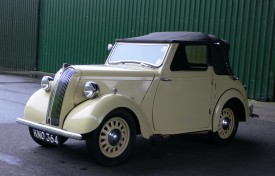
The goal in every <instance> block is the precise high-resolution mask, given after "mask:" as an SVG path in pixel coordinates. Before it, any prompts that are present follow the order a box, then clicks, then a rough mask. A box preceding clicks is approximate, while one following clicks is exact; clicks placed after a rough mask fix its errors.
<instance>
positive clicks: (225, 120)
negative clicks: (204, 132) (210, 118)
mask: <svg viewBox="0 0 275 176" xmlns="http://www.w3.org/2000/svg"><path fill="white" fill-rule="evenodd" d="M236 112H237V111H236V108H235V107H234V106H233V105H231V104H226V105H225V106H224V108H223V109H222V112H221V115H220V119H219V125H218V130H217V131H216V132H211V137H212V139H213V141H214V143H216V144H218V145H225V144H228V143H230V142H231V141H232V140H233V138H234V137H235V135H236V132H237V129H238V123H239V122H238V117H237V113H236Z"/></svg>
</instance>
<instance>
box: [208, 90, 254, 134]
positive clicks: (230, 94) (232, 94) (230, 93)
mask: <svg viewBox="0 0 275 176" xmlns="http://www.w3.org/2000/svg"><path fill="white" fill-rule="evenodd" d="M232 98H237V99H239V100H240V101H241V102H242V103H243V105H245V103H246V102H247V100H245V98H244V97H243V95H242V94H241V92H240V91H239V90H237V89H229V90H227V91H226V92H224V94H223V95H222V96H221V98H220V99H219V101H218V102H217V103H216V107H215V111H214V115H213V126H212V128H213V129H212V131H213V132H216V131H217V130H218V124H219V119H220V114H221V112H222V109H223V106H224V105H225V104H226V102H227V101H228V100H230V99H232ZM244 109H245V114H246V122H247V123H248V122H249V114H248V109H247V108H244Z"/></svg>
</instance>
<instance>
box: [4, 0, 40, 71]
mask: <svg viewBox="0 0 275 176" xmlns="http://www.w3.org/2000/svg"><path fill="white" fill-rule="evenodd" d="M37 7H38V0H0V67H2V68H12V69H24V70H36V57H35V56H36V39H37V38H36V37H37V36H36V27H37Z"/></svg>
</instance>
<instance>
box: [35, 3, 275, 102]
mask: <svg viewBox="0 0 275 176" xmlns="http://www.w3.org/2000/svg"><path fill="white" fill-rule="evenodd" d="M42 7H43V10H42V31H41V39H42V40H41V45H40V46H41V53H40V58H41V63H40V69H41V70H42V71H49V72H55V71H57V69H58V68H59V67H60V66H61V64H62V63H63V62H68V63H72V64H98V63H104V61H105V58H106V56H107V54H108V52H107V51H106V46H107V44H108V43H112V42H113V41H114V39H116V38H125V37H133V36H138V35H143V34H147V33H150V32H154V31H202V32H206V33H210V34H214V35H217V36H219V37H221V38H223V39H226V40H228V41H229V42H230V44H231V51H230V61H231V64H232V66H233V70H234V71H235V73H236V74H237V75H238V76H239V78H240V79H241V80H242V81H243V82H244V83H245V84H246V85H248V87H249V88H248V92H249V96H250V97H251V98H262V99H272V98H273V99H274V97H273V96H274V80H275V78H274V76H275V73H274V72H275V58H274V55H275V54H274V52H275V48H274V44H275V39H274V38H275V37H274V28H275V22H274V12H275V2H274V0H44V1H43V6H42Z"/></svg>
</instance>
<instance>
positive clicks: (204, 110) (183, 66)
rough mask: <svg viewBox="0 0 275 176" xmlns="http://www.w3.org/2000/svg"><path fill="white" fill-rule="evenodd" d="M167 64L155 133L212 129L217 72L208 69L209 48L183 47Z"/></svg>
mask: <svg viewBox="0 0 275 176" xmlns="http://www.w3.org/2000/svg"><path fill="white" fill-rule="evenodd" d="M166 64H168V65H166V68H164V71H163V75H162V77H161V80H160V83H159V86H158V89H157V92H156V96H155V99H154V106H153V121H154V127H155V130H157V131H175V132H176V131H196V130H202V129H208V128H209V124H210V114H211V112H210V107H211V99H212V98H211V97H212V73H213V70H212V67H208V46H207V45H183V44H179V45H178V48H177V50H176V52H175V55H174V57H173V59H172V61H170V63H169V62H166ZM171 133H173V132H171Z"/></svg>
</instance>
